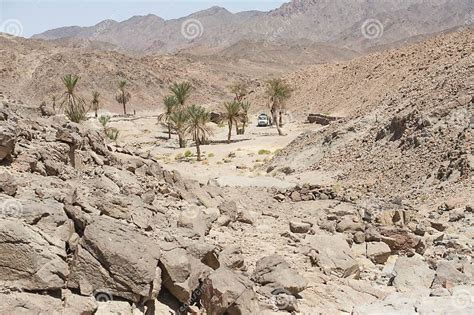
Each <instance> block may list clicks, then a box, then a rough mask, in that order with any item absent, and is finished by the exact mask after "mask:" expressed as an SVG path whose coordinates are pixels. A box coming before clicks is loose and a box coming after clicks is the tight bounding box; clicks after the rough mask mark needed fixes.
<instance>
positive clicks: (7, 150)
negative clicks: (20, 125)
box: [0, 124, 16, 162]
mask: <svg viewBox="0 0 474 315" xmlns="http://www.w3.org/2000/svg"><path fill="white" fill-rule="evenodd" d="M15 143H16V129H15V128H14V127H13V126H10V125H7V124H2V125H0V162H1V161H3V160H4V159H5V158H10V157H11V154H12V153H13V150H14V149H15Z"/></svg>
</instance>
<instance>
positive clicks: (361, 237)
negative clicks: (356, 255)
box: [354, 231, 365, 244]
mask: <svg viewBox="0 0 474 315" xmlns="http://www.w3.org/2000/svg"><path fill="white" fill-rule="evenodd" d="M364 242H365V233H364V232H361V231H359V232H355V233H354V243H356V244H362V243H364Z"/></svg>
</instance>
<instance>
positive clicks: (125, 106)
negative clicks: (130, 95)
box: [122, 93, 127, 116]
mask: <svg viewBox="0 0 474 315" xmlns="http://www.w3.org/2000/svg"><path fill="white" fill-rule="evenodd" d="M122 98H123V99H122V104H123V115H124V116H127V104H126V102H125V95H124V94H123V93H122Z"/></svg>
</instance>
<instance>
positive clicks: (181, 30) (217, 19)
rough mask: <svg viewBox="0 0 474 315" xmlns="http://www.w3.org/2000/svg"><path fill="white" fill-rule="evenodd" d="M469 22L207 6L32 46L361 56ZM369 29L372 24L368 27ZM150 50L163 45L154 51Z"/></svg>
mask: <svg viewBox="0 0 474 315" xmlns="http://www.w3.org/2000/svg"><path fill="white" fill-rule="evenodd" d="M472 14H474V4H473V3H472V2H471V1H469V0H435V1H430V2H427V1H423V0H408V1H388V0H383V1H378V2H377V3H375V2H373V1H369V0H336V1H328V0H293V1H291V2H288V3H285V4H283V5H282V6H280V7H279V8H277V9H274V10H270V11H268V12H261V11H244V12H239V13H231V12H229V11H228V10H227V9H225V8H222V7H218V6H214V7H211V8H209V9H206V10H202V11H198V12H195V13H192V14H190V15H188V16H186V17H181V18H177V19H171V20H164V19H162V18H161V17H158V16H156V15H154V14H149V15H145V16H134V17H131V18H130V19H128V20H125V21H122V22H116V21H113V22H112V21H110V22H106V21H102V22H99V23H97V24H96V25H94V26H89V27H77V26H69V27H65V28H57V29H53V30H49V31H46V32H43V33H40V34H37V35H34V36H33V38H40V39H49V40H51V39H59V38H67V37H74V38H83V39H89V40H98V41H102V42H107V43H111V44H114V45H116V46H117V48H118V49H119V50H121V51H123V52H134V53H144V52H146V53H175V52H177V51H179V50H181V49H187V50H190V49H192V48H193V47H194V46H196V45H198V46H200V47H201V48H202V47H204V46H206V47H208V48H209V50H210V51H215V50H219V49H226V48H228V47H230V46H232V45H233V44H235V43H237V42H239V41H241V40H243V39H248V40H257V41H258V40H264V41H270V42H271V41H278V40H280V39H281V40H288V39H291V40H295V39H301V40H310V41H312V42H314V43H324V44H328V43H330V44H332V45H336V46H339V47H344V48H348V49H352V50H357V51H359V52H363V51H365V50H367V49H370V48H372V47H376V46H380V45H387V44H390V43H392V42H396V41H400V40H403V39H405V38H408V37H412V36H418V35H425V34H430V33H436V32H439V31H443V30H446V29H450V28H453V27H456V26H460V25H464V24H466V23H472ZM371 21H372V22H375V23H376V24H370V23H369V24H367V22H371ZM114 22H115V23H114ZM365 26H367V27H371V28H370V29H368V30H371V31H375V32H376V33H375V34H374V36H366V35H367V34H365V33H364V32H365V31H364V29H363V27H365ZM413 30H415V31H413ZM187 32H189V33H187ZM364 35H365V37H364ZM367 37H368V38H367ZM157 42H162V43H163V45H155V44H154V43H157Z"/></svg>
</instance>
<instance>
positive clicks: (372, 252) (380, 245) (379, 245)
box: [367, 242, 392, 264]
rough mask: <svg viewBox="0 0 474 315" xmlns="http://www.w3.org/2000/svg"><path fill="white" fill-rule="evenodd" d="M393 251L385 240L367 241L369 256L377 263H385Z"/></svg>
mask: <svg viewBox="0 0 474 315" xmlns="http://www.w3.org/2000/svg"><path fill="white" fill-rule="evenodd" d="M391 253H392V251H391V250H390V247H389V246H388V245H387V244H385V243H384V242H369V243H367V258H369V259H370V260H372V261H373V262H374V263H376V264H384V263H385V262H386V261H387V259H388V257H389V256H390V255H391Z"/></svg>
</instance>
